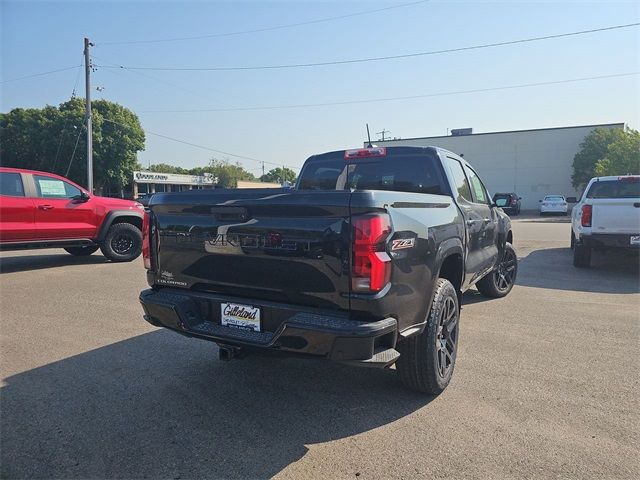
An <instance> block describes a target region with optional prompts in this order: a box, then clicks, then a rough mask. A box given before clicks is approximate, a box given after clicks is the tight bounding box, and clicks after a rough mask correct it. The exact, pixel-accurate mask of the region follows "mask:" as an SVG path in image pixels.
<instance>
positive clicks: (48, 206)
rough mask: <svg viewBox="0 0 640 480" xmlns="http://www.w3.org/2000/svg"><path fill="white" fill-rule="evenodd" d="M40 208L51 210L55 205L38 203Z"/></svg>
mask: <svg viewBox="0 0 640 480" xmlns="http://www.w3.org/2000/svg"><path fill="white" fill-rule="evenodd" d="M38 208H39V209H40V210H51V209H52V208H53V205H38Z"/></svg>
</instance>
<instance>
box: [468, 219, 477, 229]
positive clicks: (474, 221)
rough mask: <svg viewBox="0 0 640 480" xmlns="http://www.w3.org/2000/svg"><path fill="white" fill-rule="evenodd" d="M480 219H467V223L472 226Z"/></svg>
mask: <svg viewBox="0 0 640 480" xmlns="http://www.w3.org/2000/svg"><path fill="white" fill-rule="evenodd" d="M477 221H478V220H467V225H469V226H470V227H471V226H472V225H474V224H475V223H476V222H477Z"/></svg>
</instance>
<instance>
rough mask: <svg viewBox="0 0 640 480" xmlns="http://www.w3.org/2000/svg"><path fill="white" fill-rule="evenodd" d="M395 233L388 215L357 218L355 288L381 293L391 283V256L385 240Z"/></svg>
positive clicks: (359, 290) (353, 276)
mask: <svg viewBox="0 0 640 480" xmlns="http://www.w3.org/2000/svg"><path fill="white" fill-rule="evenodd" d="M390 234H391V221H390V219H389V216H388V215H386V214H381V215H366V216H362V217H354V219H353V262H352V267H353V268H352V271H351V288H352V289H353V290H354V291H358V292H379V291H380V290H382V289H383V288H384V286H385V285H386V284H387V283H389V279H390V277H391V258H390V257H389V255H387V252H386V251H385V240H386V239H387V238H388V237H389V235H390Z"/></svg>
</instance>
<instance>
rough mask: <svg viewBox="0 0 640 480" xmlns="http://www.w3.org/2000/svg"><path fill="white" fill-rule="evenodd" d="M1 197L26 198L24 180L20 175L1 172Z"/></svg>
mask: <svg viewBox="0 0 640 480" xmlns="http://www.w3.org/2000/svg"><path fill="white" fill-rule="evenodd" d="M0 195H7V196H9V197H24V188H23V187H22V178H21V177H20V174H19V173H14V172H0Z"/></svg>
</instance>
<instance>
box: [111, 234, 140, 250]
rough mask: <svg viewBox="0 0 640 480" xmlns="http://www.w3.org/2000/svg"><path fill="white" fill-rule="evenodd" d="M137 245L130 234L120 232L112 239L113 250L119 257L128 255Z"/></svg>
mask: <svg viewBox="0 0 640 480" xmlns="http://www.w3.org/2000/svg"><path fill="white" fill-rule="evenodd" d="M134 245H135V239H134V238H133V236H132V235H131V233H129V232H120V233H118V235H115V236H114V237H113V238H112V239H111V248H112V249H113V251H114V252H116V253H117V254H118V255H126V254H127V253H129V252H130V251H131V249H132V248H133V246H134Z"/></svg>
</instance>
